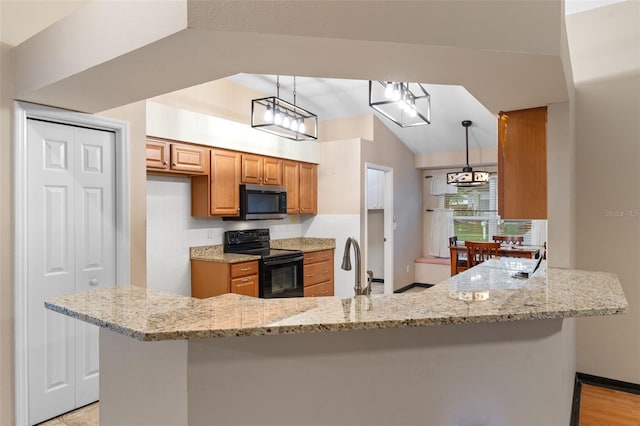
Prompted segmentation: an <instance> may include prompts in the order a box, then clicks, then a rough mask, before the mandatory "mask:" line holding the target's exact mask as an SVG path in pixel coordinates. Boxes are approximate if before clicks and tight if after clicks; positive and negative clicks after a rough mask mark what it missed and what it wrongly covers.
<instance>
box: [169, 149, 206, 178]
mask: <svg viewBox="0 0 640 426" xmlns="http://www.w3.org/2000/svg"><path fill="white" fill-rule="evenodd" d="M208 153H209V150H208V149H206V148H204V147H201V146H195V145H186V144H181V143H172V144H171V170H172V171H178V172H189V173H197V174H206V173H209V170H208V165H209V161H208V155H207V154H208Z"/></svg>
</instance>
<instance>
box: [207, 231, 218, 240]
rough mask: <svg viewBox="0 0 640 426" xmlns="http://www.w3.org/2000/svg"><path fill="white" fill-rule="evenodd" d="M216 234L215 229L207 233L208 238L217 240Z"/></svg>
mask: <svg viewBox="0 0 640 426" xmlns="http://www.w3.org/2000/svg"><path fill="white" fill-rule="evenodd" d="M215 236H216V232H215V231H214V230H213V229H209V230H208V231H207V238H215Z"/></svg>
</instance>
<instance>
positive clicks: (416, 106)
mask: <svg viewBox="0 0 640 426" xmlns="http://www.w3.org/2000/svg"><path fill="white" fill-rule="evenodd" d="M369 106H370V107H371V108H373V109H375V110H376V111H378V112H379V113H380V114H382V115H384V116H385V117H387V118H388V119H389V120H391V121H393V122H394V123H396V124H397V125H398V126H400V127H415V126H424V125H427V124H431V95H429V93H428V92H427V91H426V90H425V88H424V87H423V86H422V84H420V83H406V82H394V81H371V80H369Z"/></svg>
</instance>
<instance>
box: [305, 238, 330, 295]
mask: <svg viewBox="0 0 640 426" xmlns="http://www.w3.org/2000/svg"><path fill="white" fill-rule="evenodd" d="M304 296H305V297H317V296H333V249H329V250H322V251H315V252H308V253H305V254H304Z"/></svg>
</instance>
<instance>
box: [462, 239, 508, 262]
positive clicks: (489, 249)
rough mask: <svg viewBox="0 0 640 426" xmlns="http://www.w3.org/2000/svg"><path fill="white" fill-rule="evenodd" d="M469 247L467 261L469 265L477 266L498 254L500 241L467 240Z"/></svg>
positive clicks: (466, 243) (466, 244)
mask: <svg viewBox="0 0 640 426" xmlns="http://www.w3.org/2000/svg"><path fill="white" fill-rule="evenodd" d="M464 245H465V246H466V247H467V259H468V260H467V261H468V263H469V267H472V266H476V265H477V264H479V263H482V262H484V261H485V260H489V259H490V258H492V257H497V256H498V251H499V250H500V243H496V242H493V243H489V242H484V241H465V243H464Z"/></svg>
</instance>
